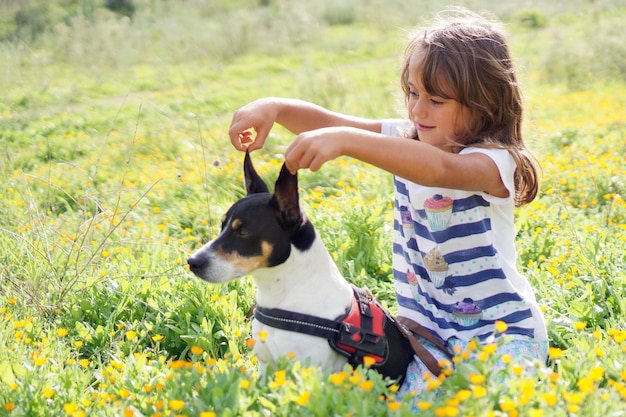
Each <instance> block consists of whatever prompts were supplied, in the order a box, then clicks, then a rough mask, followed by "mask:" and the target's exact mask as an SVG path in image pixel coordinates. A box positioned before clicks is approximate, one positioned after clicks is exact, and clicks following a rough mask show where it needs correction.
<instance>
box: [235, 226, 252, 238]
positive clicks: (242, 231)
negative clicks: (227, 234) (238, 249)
mask: <svg viewBox="0 0 626 417" xmlns="http://www.w3.org/2000/svg"><path fill="white" fill-rule="evenodd" d="M235 233H237V234H238V235H239V236H248V234H249V233H248V229H246V228H244V227H240V228H239V229H237V230H235Z"/></svg>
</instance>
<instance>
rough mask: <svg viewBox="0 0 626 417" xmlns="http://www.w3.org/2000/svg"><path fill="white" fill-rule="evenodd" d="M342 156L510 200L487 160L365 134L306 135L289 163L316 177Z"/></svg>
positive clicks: (292, 148) (333, 130)
mask: <svg viewBox="0 0 626 417" xmlns="http://www.w3.org/2000/svg"><path fill="white" fill-rule="evenodd" d="M342 155H344V156H349V157H352V158H355V159H358V160H360V161H363V162H366V163H368V164H371V165H374V166H376V167H378V168H381V169H384V170H385V171H388V172H390V173H392V174H394V175H398V176H400V177H402V178H405V179H407V180H409V181H412V182H415V183H418V184H421V185H424V186H429V187H442V188H451V189H457V190H468V191H484V192H487V193H489V194H491V195H493V196H496V197H508V195H509V192H508V190H507V189H506V187H505V186H504V184H503V182H502V179H501V177H500V172H499V170H498V167H497V165H496V163H495V162H494V161H493V160H492V159H491V158H489V157H488V156H486V155H484V154H481V153H470V154H463V155H460V154H458V153H452V152H447V151H444V150H442V149H439V148H437V147H435V146H432V145H430V144H427V143H423V142H419V141H417V140H410V139H405V138H398V137H387V136H384V135H381V134H380V133H375V132H372V131H368V130H365V129H358V128H357V129H355V128H351V127H348V128H346V127H330V128H323V129H318V130H313V131H307V132H304V133H302V134H300V135H299V136H298V137H297V138H296V139H295V140H294V141H293V142H292V143H291V145H289V147H288V148H287V151H286V152H285V162H286V164H287V168H289V170H290V171H292V172H295V171H297V170H298V169H302V168H309V169H311V170H312V171H316V170H318V169H319V168H320V167H321V166H322V164H324V163H325V162H327V161H329V160H332V159H335V158H337V157H339V156H342Z"/></svg>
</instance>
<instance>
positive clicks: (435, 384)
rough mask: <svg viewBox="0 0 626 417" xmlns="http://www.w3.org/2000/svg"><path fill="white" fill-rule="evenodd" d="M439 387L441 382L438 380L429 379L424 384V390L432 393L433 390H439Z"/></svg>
mask: <svg viewBox="0 0 626 417" xmlns="http://www.w3.org/2000/svg"><path fill="white" fill-rule="evenodd" d="M440 385H441V381H439V380H438V379H431V380H429V381H428V382H426V390H428V392H433V391H434V390H436V389H437V388H439V386H440Z"/></svg>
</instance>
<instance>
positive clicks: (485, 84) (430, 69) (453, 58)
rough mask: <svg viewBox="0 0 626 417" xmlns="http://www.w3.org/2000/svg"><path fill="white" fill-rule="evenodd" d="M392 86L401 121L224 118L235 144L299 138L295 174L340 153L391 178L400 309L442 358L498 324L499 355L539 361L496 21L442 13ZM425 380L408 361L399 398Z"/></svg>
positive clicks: (518, 145) (287, 114) (513, 94)
mask: <svg viewBox="0 0 626 417" xmlns="http://www.w3.org/2000/svg"><path fill="white" fill-rule="evenodd" d="M401 85H402V89H403V91H404V94H405V102H406V107H407V110H408V120H369V119H364V118H360V117H354V116H348V115H344V114H339V113H336V112H333V111H330V110H327V109H324V108H322V107H319V106H317V105H314V104H312V103H308V102H304V101H299V100H294V99H281V98H265V99H260V100H257V101H254V102H252V103H250V104H248V105H246V106H244V107H242V108H241V109H239V110H237V111H236V112H235V114H234V116H233V120H232V123H231V126H230V129H229V135H230V138H231V141H232V143H233V145H234V146H235V147H236V148H237V149H239V150H244V149H246V147H247V148H248V149H250V150H254V149H259V148H261V147H262V146H263V143H264V141H265V139H266V137H267V134H268V132H269V131H270V129H271V128H272V125H273V123H274V122H276V123H279V124H281V125H283V126H284V127H286V128H287V129H289V130H290V131H292V132H293V133H295V134H297V135H298V136H297V137H296V139H295V140H294V141H293V143H291V145H290V146H289V147H288V148H287V151H286V153H285V161H286V164H287V167H288V168H289V169H290V170H291V171H293V172H295V171H296V170H298V169H303V168H309V169H310V170H313V171H315V170H317V169H319V168H320V167H321V166H322V165H323V164H324V163H325V162H327V161H329V160H332V159H334V158H337V157H338V156H342V155H345V156H349V157H352V158H356V159H359V160H361V161H364V162H366V163H369V164H372V165H374V166H376V167H379V168H381V169H384V170H386V171H388V172H390V173H392V174H393V175H394V176H395V181H394V183H395V209H394V212H395V215H394V233H393V276H394V284H395V289H396V296H397V301H398V315H399V316H404V317H408V318H410V319H412V320H414V321H416V322H418V323H420V324H422V325H423V326H425V327H426V328H427V329H428V330H430V331H431V332H432V333H433V334H434V335H436V336H437V337H438V338H440V339H441V340H442V341H443V342H444V343H445V344H446V346H447V347H448V350H450V351H452V350H457V351H458V349H461V350H463V349H465V347H466V346H467V344H468V343H469V342H470V340H472V339H473V338H477V339H478V340H480V341H487V340H489V339H490V338H493V337H494V335H496V334H497V332H496V331H495V328H494V323H495V322H496V321H502V322H504V323H506V324H507V330H506V331H505V335H506V336H508V337H509V338H510V339H511V341H510V342H508V343H506V344H504V345H503V346H502V347H501V348H500V349H499V352H501V353H510V354H511V355H512V356H513V357H516V358H520V357H527V358H530V359H539V360H541V361H545V359H546V356H547V349H548V343H547V334H546V328H545V324H544V321H543V317H542V314H541V311H540V309H539V306H538V305H537V302H536V300H535V297H534V294H533V291H532V289H531V287H530V285H529V283H528V281H527V280H526V279H525V277H523V276H522V275H521V274H520V273H519V272H518V270H517V268H516V259H517V253H516V250H515V243H514V239H515V234H516V232H515V225H514V219H513V214H514V209H515V206H516V205H522V204H525V203H528V202H530V201H532V200H533V199H534V198H535V196H536V194H537V188H538V184H537V170H536V167H535V166H534V164H533V162H532V160H531V158H530V157H529V154H528V151H527V149H526V146H525V145H524V142H523V140H522V97H521V93H520V89H519V86H518V83H517V80H516V74H515V71H514V68H513V62H512V59H511V54H510V51H509V47H508V44H507V40H506V38H505V35H504V32H503V30H502V28H501V25H500V24H499V23H498V22H495V21H493V20H490V19H487V18H485V17H483V16H480V15H477V14H474V13H471V12H469V11H465V10H458V9H455V10H453V11H451V12H450V13H449V14H447V15H446V16H444V15H443V14H442V15H440V16H439V19H438V20H436V21H435V22H434V23H433V24H432V26H429V27H426V28H424V29H422V30H421V31H419V32H417V33H415V34H414V35H413V36H412V37H411V38H410V41H409V44H408V46H407V48H406V51H405V54H404V67H403V69H402V74H401ZM248 129H254V130H255V131H256V138H255V139H254V141H251V139H250V135H249V133H244V132H246V131H247V130H248ZM423 342H424V344H425V345H426V346H427V348H428V349H429V350H430V351H431V352H432V353H433V355H434V356H435V357H437V358H444V357H445V354H444V353H443V352H442V351H440V350H439V349H438V348H437V347H435V346H434V345H432V344H429V343H428V342H427V341H425V340H424V341H423ZM426 372H427V369H426V367H425V366H424V364H423V363H422V362H420V360H419V359H418V358H415V360H414V361H413V362H412V363H411V364H410V365H409V368H408V370H407V377H406V379H405V382H404V383H403V386H402V388H401V391H400V392H401V393H408V392H412V391H414V392H416V393H419V392H420V391H421V390H422V389H423V388H424V378H423V375H424V374H425V373H426Z"/></svg>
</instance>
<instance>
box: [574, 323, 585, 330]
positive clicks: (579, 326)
mask: <svg viewBox="0 0 626 417" xmlns="http://www.w3.org/2000/svg"><path fill="white" fill-rule="evenodd" d="M585 327H587V323H585V322H584V321H577V322H574V329H575V330H584V329H585Z"/></svg>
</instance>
